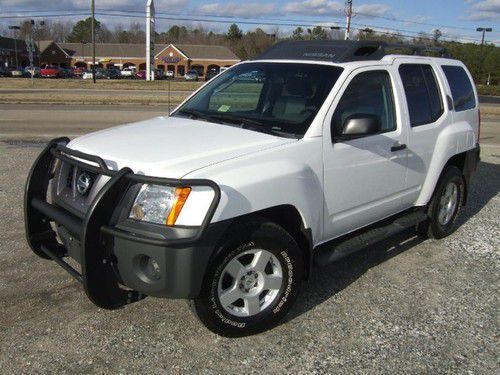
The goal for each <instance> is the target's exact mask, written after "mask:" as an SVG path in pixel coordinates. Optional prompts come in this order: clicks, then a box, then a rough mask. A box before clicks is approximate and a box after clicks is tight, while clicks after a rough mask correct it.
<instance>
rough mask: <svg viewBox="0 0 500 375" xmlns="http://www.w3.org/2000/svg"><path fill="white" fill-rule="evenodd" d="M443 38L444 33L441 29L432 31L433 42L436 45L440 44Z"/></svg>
mask: <svg viewBox="0 0 500 375" xmlns="http://www.w3.org/2000/svg"><path fill="white" fill-rule="evenodd" d="M442 36H443V33H442V32H441V30H439V29H434V30H432V42H433V43H434V44H439V38H441V37H442Z"/></svg>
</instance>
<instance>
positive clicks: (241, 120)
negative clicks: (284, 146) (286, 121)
mask: <svg viewBox="0 0 500 375" xmlns="http://www.w3.org/2000/svg"><path fill="white" fill-rule="evenodd" d="M210 117H212V118H215V119H218V120H221V121H230V122H233V123H234V124H235V125H239V127H240V128H242V129H248V130H254V131H257V132H261V133H266V134H271V135H276V136H278V137H285V138H298V136H297V134H292V133H287V132H284V131H280V130H276V129H272V128H268V127H267V126H266V125H264V124H263V123H262V122H260V121H257V120H253V119H249V118H246V117H237V116H232V115H222V114H221V115H218V114H211V115H210Z"/></svg>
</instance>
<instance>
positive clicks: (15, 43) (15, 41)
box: [9, 26, 21, 69]
mask: <svg viewBox="0 0 500 375" xmlns="http://www.w3.org/2000/svg"><path fill="white" fill-rule="evenodd" d="M9 30H17V31H19V30H21V28H20V27H19V26H9ZM17 37H18V35H17V33H16V32H14V49H15V53H16V69H17V68H18V67H19V64H18V61H17Z"/></svg>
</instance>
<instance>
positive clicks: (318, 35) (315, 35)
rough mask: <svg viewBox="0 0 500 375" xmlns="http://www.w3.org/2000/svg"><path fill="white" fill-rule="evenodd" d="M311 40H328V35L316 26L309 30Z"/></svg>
mask: <svg viewBox="0 0 500 375" xmlns="http://www.w3.org/2000/svg"><path fill="white" fill-rule="evenodd" d="M308 31H309V30H308ZM311 39H328V33H327V32H326V30H325V29H324V28H323V27H321V26H316V27H314V28H313V29H312V30H311Z"/></svg>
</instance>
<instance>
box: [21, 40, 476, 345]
mask: <svg viewBox="0 0 500 375" xmlns="http://www.w3.org/2000/svg"><path fill="white" fill-rule="evenodd" d="M391 49H396V50H401V49H407V50H409V51H410V53H411V55H403V54H394V53H392V54H391V53H390V50H391ZM424 52H425V48H423V47H414V46H401V45H399V46H390V45H387V44H385V43H381V42H334V41H303V42H282V43H278V44H276V45H275V46H273V47H272V48H271V49H270V50H268V51H267V52H265V53H264V54H263V55H262V56H260V57H259V58H257V59H256V60H253V61H247V62H242V63H240V64H237V65H235V66H233V67H232V68H230V69H228V70H227V71H225V72H223V73H221V74H219V75H218V76H216V77H214V78H213V79H212V80H210V81H209V82H207V83H206V84H205V85H204V86H203V87H201V88H200V89H199V90H198V91H197V92H195V93H194V94H193V95H192V96H191V97H189V98H188V99H187V100H186V101H185V102H184V103H182V104H181V105H180V106H179V107H178V108H176V109H175V110H174V111H173V112H172V114H171V115H170V117H158V118H154V119H151V120H147V121H142V122H138V123H135V124H130V125H124V126H120V127H116V128H112V129H107V130H104V131H99V132H96V133H92V134H88V135H85V136H82V137H78V138H76V139H74V140H72V141H70V140H69V139H68V138H58V139H54V140H52V141H51V142H49V144H48V145H47V147H46V148H45V149H44V151H43V152H42V153H41V154H40V156H39V157H38V159H37V160H36V161H35V163H34V165H33V167H32V169H31V171H30V174H29V177H28V181H27V184H26V193H25V222H26V236H27V239H28V242H29V245H30V246H31V249H32V250H33V251H34V252H35V253H36V254H37V255H39V256H40V257H42V258H46V259H50V260H53V261H55V262H56V263H57V264H59V265H60V266H62V267H63V268H64V269H65V270H67V271H68V272H69V273H70V274H71V275H72V276H74V277H75V278H76V279H77V280H78V281H80V282H81V283H82V284H83V287H84V290H85V292H86V294H87V295H88V297H89V298H90V300H91V301H92V302H93V303H95V304H96V305H97V306H100V307H102V308H106V309H117V308H120V307H123V306H125V305H127V304H130V303H133V302H136V301H139V300H141V299H142V298H144V297H146V296H153V297H168V298H185V299H189V300H190V304H191V306H192V310H193V311H194V313H195V314H196V315H197V316H198V317H199V319H200V320H201V321H202V322H203V324H205V325H206V326H207V327H208V328H209V329H210V330H212V331H214V332H216V333H218V334H221V335H225V336H244V335H249V334H254V333H257V332H261V331H263V330H266V329H269V328H271V327H273V326H275V325H276V324H278V323H279V321H280V320H281V319H282V318H283V317H284V316H285V314H286V313H287V312H288V311H289V310H290V308H291V306H292V305H293V303H294V302H295V300H296V299H297V296H298V292H299V288H300V285H301V282H302V281H303V280H304V279H307V278H308V277H309V276H310V275H311V273H312V272H314V271H315V267H314V266H321V265H326V264H329V263H331V262H334V261H336V260H337V259H339V258H341V257H343V256H346V255H348V254H350V253H352V252H354V251H356V250H359V249H361V248H363V247H370V246H371V245H373V244H374V243H375V242H377V241H379V240H381V239H383V238H386V237H388V236H390V235H392V234H394V233H396V232H399V231H402V230H405V229H408V228H412V227H414V228H416V229H417V230H418V232H419V233H420V234H422V235H426V236H430V237H433V238H442V237H445V236H447V235H449V234H451V233H452V232H453V231H454V230H455V228H456V225H457V224H456V223H457V217H458V215H459V213H460V209H461V207H462V206H463V205H464V204H465V203H466V201H467V195H468V191H469V188H470V179H471V175H472V174H473V171H474V170H475V168H476V164H477V162H478V160H479V144H478V140H479V125H480V124H479V123H480V119H479V109H478V100H477V93H476V91H475V88H474V85H473V84H472V78H471V76H470V74H469V72H468V71H467V69H466V67H465V66H464V65H463V64H462V63H461V62H460V61H456V60H452V59H449V58H446V57H430V56H424V55H423V54H424ZM431 52H434V53H436V52H437V53H438V54H440V55H441V56H444V53H445V52H444V51H431ZM68 257H70V258H73V260H75V261H76V262H78V263H79V266H77V267H76V268H75V267H73V266H71V265H70V264H74V262H68Z"/></svg>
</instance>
